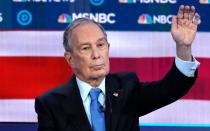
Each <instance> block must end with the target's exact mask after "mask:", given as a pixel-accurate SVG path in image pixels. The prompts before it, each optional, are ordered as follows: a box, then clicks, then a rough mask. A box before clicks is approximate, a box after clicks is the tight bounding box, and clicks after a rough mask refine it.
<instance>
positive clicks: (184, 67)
mask: <svg viewBox="0 0 210 131" xmlns="http://www.w3.org/2000/svg"><path fill="white" fill-rule="evenodd" d="M175 65H176V67H177V68H178V70H179V71H180V72H182V73H183V74H184V75H185V76H188V77H194V73H195V70H196V69H197V68H198V66H199V65H200V63H199V62H198V61H197V60H196V59H195V58H194V57H193V61H192V62H191V61H183V60H181V59H180V58H178V57H176V58H175ZM76 81H77V85H78V87H79V91H80V95H81V98H82V102H83V106H84V108H85V112H86V114H87V117H88V120H89V122H90V125H92V124H91V114H90V102H91V98H90V96H89V92H90V90H91V88H94V87H92V86H91V85H89V84H88V83H86V82H84V81H81V80H80V79H79V78H78V77H76ZM98 88H100V89H101V90H102V93H100V95H99V97H98V101H99V102H100V104H101V105H103V107H105V94H106V93H105V78H104V79H103V81H102V82H101V84H100V85H99V86H98Z"/></svg>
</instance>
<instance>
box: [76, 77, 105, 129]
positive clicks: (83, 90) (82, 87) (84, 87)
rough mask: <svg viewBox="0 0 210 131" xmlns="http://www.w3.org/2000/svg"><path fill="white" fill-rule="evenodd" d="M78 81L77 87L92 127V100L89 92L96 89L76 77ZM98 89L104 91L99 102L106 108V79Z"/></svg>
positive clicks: (99, 97)
mask: <svg viewBox="0 0 210 131" xmlns="http://www.w3.org/2000/svg"><path fill="white" fill-rule="evenodd" d="M76 81H77V85H78V87H79V91H80V95H81V98H82V102H83V106H84V108H85V112H86V114H87V117H88V120H89V122H90V125H92V124H91V114H90V102H91V98H90V95H89V92H90V90H91V88H95V87H92V86H91V85H89V84H88V83H86V82H84V81H81V80H80V79H79V78H78V77H76ZM97 88H100V89H101V91H102V93H100V94H99V96H98V101H99V103H100V104H101V105H102V106H103V107H105V78H104V79H103V81H102V82H101V84H100V85H99V86H98V87H97Z"/></svg>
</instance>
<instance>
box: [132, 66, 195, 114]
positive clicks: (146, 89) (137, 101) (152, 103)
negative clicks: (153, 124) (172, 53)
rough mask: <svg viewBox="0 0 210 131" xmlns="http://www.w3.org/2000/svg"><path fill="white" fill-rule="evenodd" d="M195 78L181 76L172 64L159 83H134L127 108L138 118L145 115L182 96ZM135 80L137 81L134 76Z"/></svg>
mask: <svg viewBox="0 0 210 131" xmlns="http://www.w3.org/2000/svg"><path fill="white" fill-rule="evenodd" d="M196 77H197V70H196V72H195V76H194V77H187V76H185V75H183V74H182V73H181V72H180V71H179V70H178V69H177V67H176V66H175V64H173V66H172V68H171V69H170V71H169V72H168V73H167V74H166V76H165V77H164V78H163V79H162V80H160V81H154V82H149V83H139V82H136V83H137V84H136V86H135V88H134V89H133V90H132V93H131V94H130V97H129V98H130V100H129V102H128V106H130V107H131V108H130V109H132V111H133V112H135V113H137V115H138V116H142V115H145V114H147V113H150V112H152V111H154V110H156V109H159V108H161V107H163V106H165V105H168V104H170V103H172V102H174V101H176V100H178V99H179V98H181V97H182V96H184V95H185V94H186V93H187V92H188V91H189V89H190V88H191V87H192V85H193V83H194V82H195V80H196ZM135 79H138V78H137V76H136V75H135Z"/></svg>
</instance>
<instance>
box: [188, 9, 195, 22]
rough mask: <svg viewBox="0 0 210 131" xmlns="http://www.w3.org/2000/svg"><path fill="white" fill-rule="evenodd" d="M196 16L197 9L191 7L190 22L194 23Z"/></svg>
mask: <svg viewBox="0 0 210 131" xmlns="http://www.w3.org/2000/svg"><path fill="white" fill-rule="evenodd" d="M194 15H195V7H194V6H191V8H190V13H189V20H191V21H193V17H194Z"/></svg>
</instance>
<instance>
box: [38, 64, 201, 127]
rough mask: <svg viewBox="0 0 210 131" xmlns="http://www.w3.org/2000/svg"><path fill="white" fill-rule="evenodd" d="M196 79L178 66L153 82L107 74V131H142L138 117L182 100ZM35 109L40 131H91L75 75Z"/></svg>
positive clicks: (46, 94)
mask: <svg viewBox="0 0 210 131" xmlns="http://www.w3.org/2000/svg"><path fill="white" fill-rule="evenodd" d="M196 76H197V71H196ZM196 76H195V77H186V76H184V75H183V74H182V73H181V72H180V71H179V70H178V69H177V68H176V66H175V65H173V66H172V68H171V69H170V71H169V72H168V73H167V75H166V76H165V77H164V78H163V79H162V80H161V81H156V82H150V83H141V82H139V79H138V78H137V76H136V74H135V73H116V74H108V75H107V76H106V81H105V86H106V87H105V88H106V100H105V104H106V109H105V122H106V130H107V131H139V119H138V118H139V116H142V115H145V114H147V113H149V112H151V111H154V110H156V109H158V108H160V107H163V106H165V105H167V104H170V103H172V102H174V101H175V100H177V99H179V98H180V97H182V96H183V95H184V94H186V93H187V92H188V90H189V89H190V87H191V86H192V84H193V83H194V82H195V79H196ZM113 94H114V95H113ZM116 94H118V96H117V95H116ZM35 109H36V112H37V114H38V130H39V131H91V126H90V124H89V121H88V118H87V116H86V113H85V110H84V107H83V104H82V99H81V96H80V93H79V89H78V86H77V83H76V79H75V76H73V77H72V78H71V80H70V81H69V82H68V83H67V84H65V85H61V86H59V87H57V88H54V89H52V90H50V91H48V92H47V93H45V94H43V95H42V96H39V97H37V98H36V100H35Z"/></svg>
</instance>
